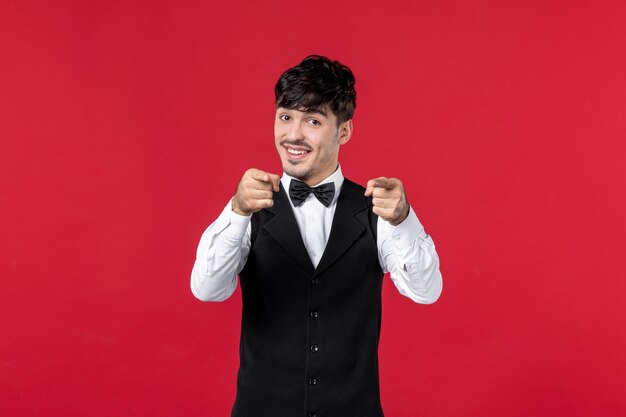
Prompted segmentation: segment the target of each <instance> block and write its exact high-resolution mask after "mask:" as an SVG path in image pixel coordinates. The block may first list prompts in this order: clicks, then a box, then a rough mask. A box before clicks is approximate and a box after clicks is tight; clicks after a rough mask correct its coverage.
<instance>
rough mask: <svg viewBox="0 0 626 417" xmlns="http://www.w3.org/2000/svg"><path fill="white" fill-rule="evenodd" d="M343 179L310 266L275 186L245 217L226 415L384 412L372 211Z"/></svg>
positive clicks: (371, 415) (334, 416)
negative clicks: (233, 385) (264, 203)
mask: <svg viewBox="0 0 626 417" xmlns="http://www.w3.org/2000/svg"><path fill="white" fill-rule="evenodd" d="M364 192H365V189H364V188H363V187H361V186H359V185H357V184H355V183H353V182H351V181H349V180H347V179H346V180H344V183H343V186H342V188H341V193H340V195H339V199H338V201H337V207H336V209H335V215H334V218H333V223H332V228H331V233H330V236H329V240H328V244H327V245H326V250H325V251H324V254H323V256H322V258H321V260H320V262H319V265H318V267H317V268H314V267H313V264H312V263H311V260H310V259H309V255H308V254H307V251H306V249H305V247H304V243H303V240H302V237H301V235H300V232H299V229H298V225H297V223H296V218H295V216H294V214H293V210H292V208H291V206H290V204H289V200H288V196H287V194H286V193H285V191H284V190H283V188H282V186H281V189H280V191H279V192H278V193H275V194H274V206H273V207H272V208H270V209H266V210H261V211H259V212H257V213H255V214H253V216H252V238H251V249H250V254H249V255H248V260H247V262H246V265H245V267H244V269H243V271H241V274H240V278H241V279H240V282H241V290H242V297H243V314H242V324H241V342H240V343H241V344H240V367H239V373H238V376H237V398H236V399H235V405H234V407H233V411H232V416H233V417H310V416H315V417H322V416H324V417H353V416H354V417H356V416H363V417H382V416H383V412H382V408H381V405H380V394H379V387H378V340H379V337H380V320H381V289H382V279H383V272H382V270H381V267H380V264H379V261H378V251H377V247H376V222H377V217H376V215H375V214H373V213H372V211H371V207H370V206H371V200H370V199H367V198H366V197H364V195H363V194H364Z"/></svg>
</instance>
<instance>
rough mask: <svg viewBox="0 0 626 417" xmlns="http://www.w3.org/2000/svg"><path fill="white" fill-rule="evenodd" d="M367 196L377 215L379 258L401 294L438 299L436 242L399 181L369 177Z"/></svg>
mask: <svg viewBox="0 0 626 417" xmlns="http://www.w3.org/2000/svg"><path fill="white" fill-rule="evenodd" d="M365 195H366V196H368V197H369V196H371V197H372V211H373V212H374V214H376V215H378V216H379V217H378V223H377V242H376V243H377V245H378V259H379V261H380V265H381V267H382V269H383V271H385V272H389V273H390V275H391V280H392V281H393V283H394V284H395V285H396V287H397V288H398V291H400V294H402V295H405V296H407V297H409V298H410V299H411V300H413V301H415V302H416V303H422V304H431V303H434V302H435V301H437V299H438V298H439V295H440V294H441V290H442V287H443V282H442V278H441V272H439V257H438V256H437V252H436V251H435V244H434V243H433V241H432V239H431V238H430V236H428V235H427V234H426V232H424V227H423V226H422V224H421V223H420V222H419V220H418V219H417V216H416V215H415V212H414V211H413V209H412V208H411V207H410V206H409V204H408V203H407V201H406V194H405V192H404V187H403V185H402V182H401V181H400V180H399V179H397V178H386V177H379V178H375V179H373V180H370V181H368V183H367V189H366V190H365Z"/></svg>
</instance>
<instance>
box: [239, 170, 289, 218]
mask: <svg viewBox="0 0 626 417" xmlns="http://www.w3.org/2000/svg"><path fill="white" fill-rule="evenodd" d="M279 183H280V177H279V176H278V175H276V174H270V173H269V172H264V171H261V170H258V169H254V168H251V169H249V170H247V171H246V172H245V173H244V174H243V177H241V180H240V181H239V185H237V193H235V197H233V211H234V212H235V213H237V214H239V215H242V216H249V215H251V214H252V213H255V212H257V211H259V210H262V209H264V208H268V207H272V206H273V205H274V200H273V196H274V192H278V190H279Z"/></svg>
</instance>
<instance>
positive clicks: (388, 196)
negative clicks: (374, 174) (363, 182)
mask: <svg viewBox="0 0 626 417" xmlns="http://www.w3.org/2000/svg"><path fill="white" fill-rule="evenodd" d="M365 196H366V197H370V196H371V197H372V205H373V207H372V211H373V212H374V214H376V215H378V216H380V217H382V219H383V220H386V221H388V222H389V223H391V224H392V225H394V226H397V225H398V224H400V223H402V222H403V221H404V219H406V218H407V216H408V215H409V203H407V201H406V194H405V193H404V187H403V186H402V182H401V181H400V180H399V179H397V178H386V177H378V178H374V179H373V180H369V181H368V182H367V188H366V189H365Z"/></svg>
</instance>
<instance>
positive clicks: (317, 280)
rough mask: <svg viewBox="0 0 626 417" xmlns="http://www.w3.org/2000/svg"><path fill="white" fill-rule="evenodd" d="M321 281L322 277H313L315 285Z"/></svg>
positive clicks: (312, 281)
mask: <svg viewBox="0 0 626 417" xmlns="http://www.w3.org/2000/svg"><path fill="white" fill-rule="evenodd" d="M319 283H320V279H319V278H317V277H315V278H313V279H312V280H311V284H313V285H317V284H319Z"/></svg>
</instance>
